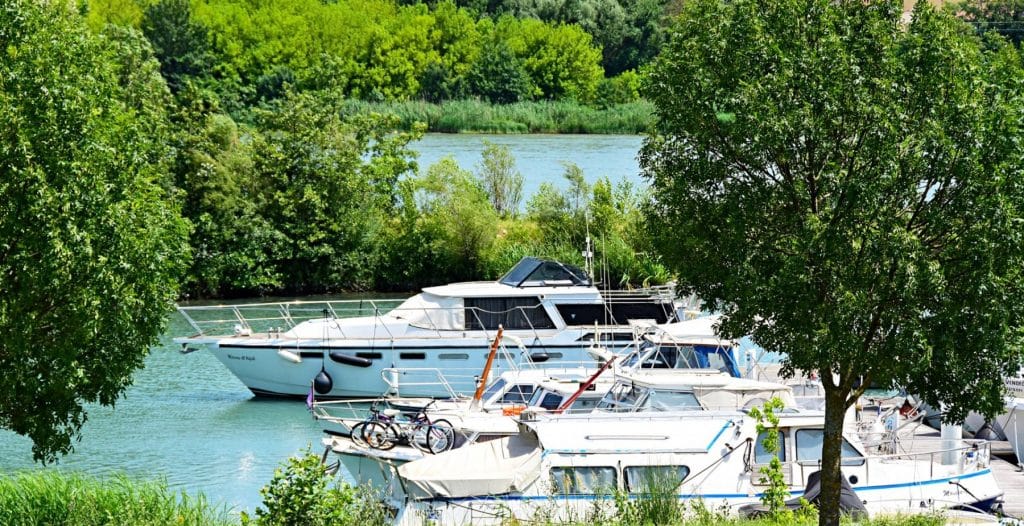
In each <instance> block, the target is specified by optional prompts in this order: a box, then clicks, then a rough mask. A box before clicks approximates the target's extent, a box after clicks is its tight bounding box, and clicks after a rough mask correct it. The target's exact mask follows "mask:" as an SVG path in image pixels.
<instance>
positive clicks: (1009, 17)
mask: <svg viewBox="0 0 1024 526" xmlns="http://www.w3.org/2000/svg"><path fill="white" fill-rule="evenodd" d="M950 8H951V9H952V10H953V12H954V13H956V15H957V16H959V17H960V18H962V19H963V20H965V21H967V22H969V23H971V24H972V25H974V27H975V28H976V29H977V30H978V32H979V33H985V32H987V31H994V32H996V33H998V34H1000V35H1002V36H1004V37H1006V38H1007V39H1009V40H1010V42H1013V43H1014V45H1016V46H1020V42H1021V40H1022V39H1024V2H1021V1H1020V0H994V1H992V0H989V1H986V2H977V1H973V2H968V1H962V2H957V3H956V4H953V5H952V6H951V7H950Z"/></svg>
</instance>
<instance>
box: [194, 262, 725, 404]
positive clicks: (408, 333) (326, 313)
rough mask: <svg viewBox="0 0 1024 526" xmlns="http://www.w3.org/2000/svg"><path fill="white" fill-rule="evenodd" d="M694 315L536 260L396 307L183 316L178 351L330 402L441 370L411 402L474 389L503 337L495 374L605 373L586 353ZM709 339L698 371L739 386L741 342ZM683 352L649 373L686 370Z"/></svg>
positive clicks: (292, 307) (290, 305) (695, 350)
mask: <svg viewBox="0 0 1024 526" xmlns="http://www.w3.org/2000/svg"><path fill="white" fill-rule="evenodd" d="M684 310H685V309H684V307H683V306H681V305H680V304H679V303H678V302H677V301H676V299H675V296H674V292H673V290H672V288H671V287H658V288H649V289H643V290H630V291H609V290H601V289H598V288H597V287H595V286H594V284H593V283H592V282H591V280H590V278H588V277H587V275H586V274H585V273H584V272H583V271H582V270H581V269H579V268H577V267H575V266H572V265H566V264H563V263H559V262H557V261H551V260H544V259H537V258H530V257H527V258H523V259H522V260H521V261H519V263H518V264H516V265H515V267H513V268H512V269H511V270H510V271H509V272H508V273H507V274H505V275H504V276H502V277H501V279H499V280H497V281H488V282H470V283H455V284H449V285H444V286H438V287H429V288H425V289H423V291H422V292H421V293H419V294H417V295H415V296H413V297H411V298H409V299H407V300H405V301H403V302H401V303H400V304H398V305H397V306H395V305H394V303H393V302H392V304H388V303H387V302H385V301H380V300H351V301H320V302H302V301H299V302H286V303H263V304H247V305H220V306H179V307H178V311H179V312H180V313H181V314H182V315H183V316H184V317H185V319H186V321H188V323H189V324H190V325H191V327H192V328H193V330H194V331H195V333H194V334H193V335H192V336H188V337H181V338H175V342H177V343H179V344H181V345H182V346H183V347H184V348H185V349H186V350H187V351H190V350H194V349H197V348H199V347H205V348H207V349H209V351H210V352H212V353H213V354H214V356H216V357H217V359H219V360H220V361H221V362H222V363H223V364H224V365H225V366H226V367H227V368H228V369H229V370H230V371H231V372H232V373H233V374H234V375H235V376H237V377H238V378H239V379H240V380H241V381H242V383H244V384H245V385H246V387H248V388H249V389H250V390H251V391H252V392H253V393H254V394H256V395H269V396H306V394H307V393H309V391H310V387H311V385H312V386H313V387H314V388H315V391H316V393H317V394H318V395H319V396H320V397H333V398H357V397H372V396H378V395H380V394H381V393H384V392H389V391H393V390H394V388H395V385H396V383H399V381H400V378H398V377H397V376H396V375H398V374H399V373H400V372H403V371H411V370H419V371H433V372H435V373H437V374H440V373H441V372H443V376H444V377H445V378H446V385H443V386H437V385H434V386H433V387H430V386H428V384H427V383H426V382H416V383H415V384H416V385H418V386H419V387H416V388H413V387H408V386H407V388H406V389H405V390H404V391H403V393H402V394H403V395H406V396H429V397H447V396H450V393H451V392H453V391H454V392H456V393H470V392H472V391H473V390H474V389H475V388H476V378H475V376H476V374H477V372H478V371H480V369H481V368H482V366H483V365H484V361H485V360H486V357H487V354H488V353H487V351H488V347H489V345H490V342H491V341H492V340H493V339H494V335H495V333H496V331H497V330H498V328H499V327H503V328H504V331H505V338H506V339H508V340H510V341H512V342H514V343H516V344H517V345H516V347H517V350H516V352H513V353H510V354H508V355H504V356H502V357H500V358H499V359H498V360H497V361H496V362H495V364H494V369H495V371H496V373H497V374H500V372H502V371H506V370H510V369H515V368H521V367H524V366H530V365H538V364H543V366H545V367H547V366H554V367H566V366H568V367H578V366H588V367H596V365H597V364H596V362H595V361H594V359H593V358H592V357H591V356H589V355H588V353H587V350H588V349H589V348H591V347H592V346H595V345H599V346H602V347H605V348H608V349H610V350H611V351H612V352H614V353H622V352H624V351H626V350H628V349H629V348H630V347H631V346H636V345H638V344H637V343H635V342H636V341H637V340H636V334H637V331H645V330H647V328H648V327H651V326H656V325H664V324H670V325H674V322H678V321H680V317H681V312H683V311H684ZM700 323H706V322H700ZM678 330H684V329H683V328H679V329H678ZM704 330H705V331H707V330H708V329H707V328H705V329H704ZM703 336H704V337H705V339H704V340H702V341H700V342H697V343H694V344H692V345H689V346H688V347H687V349H686V350H685V352H686V353H689V355H690V356H689V358H692V359H694V360H696V361H697V362H701V361H703V363H702V364H699V365H698V366H699V367H705V366H707V365H705V364H707V363H708V362H709V361H715V363H717V364H719V365H720V366H721V367H723V368H726V369H729V370H730V374H734V375H737V376H738V375H739V371H738V368H737V366H736V361H735V355H734V354H732V353H731V351H732V350H733V349H732V347H734V345H733V342H722V341H720V340H718V339H717V338H716V337H715V336H714V332H713V331H712V332H710V334H704V335H703ZM650 344H651V345H655V343H654V342H651V343H650ZM723 349H724V350H723ZM677 351H678V352H676V354H675V356H676V358H673V359H670V358H664V359H663V360H662V361H661V362H657V361H652V362H651V363H650V365H649V366H651V367H676V366H685V365H681V364H683V363H685V362H686V359H682V360H680V359H678V357H679V355H680V352H682V350H677ZM726 351H727V352H726ZM684 358H685V357H684ZM673 360H675V361H674V362H673ZM676 363H679V364H680V365H675V364H676Z"/></svg>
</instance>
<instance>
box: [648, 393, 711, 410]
mask: <svg viewBox="0 0 1024 526" xmlns="http://www.w3.org/2000/svg"><path fill="white" fill-rule="evenodd" d="M639 409H640V410H643V411H675V410H679V409H703V408H702V407H701V405H700V402H699V401H698V400H697V396H696V395H694V394H693V393H692V392H688V391H662V390H660V389H655V390H652V391H651V392H650V394H649V395H648V396H647V399H646V400H644V405H643V407H642V408H639Z"/></svg>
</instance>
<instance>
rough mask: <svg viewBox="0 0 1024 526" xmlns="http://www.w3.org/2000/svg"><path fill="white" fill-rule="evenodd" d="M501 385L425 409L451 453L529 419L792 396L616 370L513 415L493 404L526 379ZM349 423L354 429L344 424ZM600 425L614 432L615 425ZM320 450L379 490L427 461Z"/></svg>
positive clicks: (553, 391)
mask: <svg viewBox="0 0 1024 526" xmlns="http://www.w3.org/2000/svg"><path fill="white" fill-rule="evenodd" d="M502 377H503V379H504V378H505V377H508V379H509V382H504V384H503V385H500V387H498V388H497V389H494V390H493V391H494V395H492V396H490V397H487V396H486V395H485V397H484V400H487V402H486V404H485V405H479V406H473V405H470V404H468V403H462V404H461V405H459V406H448V408H447V409H444V407H445V406H443V405H438V406H437V407H434V406H433V405H432V406H431V408H430V410H429V417H430V418H431V420H433V421H436V420H437V419H444V421H445V423H446V425H451V426H452V428H453V429H454V432H455V435H456V437H457V438H456V439H455V440H454V443H455V444H456V449H457V448H460V447H465V446H469V445H472V444H477V443H483V442H490V441H494V440H501V439H505V438H507V437H509V436H512V435H515V434H518V433H519V432H520V426H519V421H518V418H517V417H518V416H519V415H528V416H524V418H533V416H530V415H536V414H542V415H547V414H569V413H572V414H586V413H591V412H593V413H595V414H596V413H600V414H605V415H615V414H621V413H657V412H665V411H673V412H677V411H680V410H694V409H696V410H703V411H710V410H715V409H737V408H743V407H749V406H751V405H760V404H761V403H763V402H764V401H766V400H768V399H771V398H776V397H777V398H779V399H780V400H781V401H782V402H783V404H784V405H785V406H786V407H788V408H795V407H796V401H795V399H794V397H793V394H792V390H791V389H790V388H789V387H788V386H785V385H782V384H777V383H771V382H760V381H755V380H748V379H743V378H732V377H730V376H729V375H727V374H725V373H722V372H719V371H715V370H707V369H660V370H657V369H625V370H621V369H619V370H616V371H615V376H614V384H609V383H604V385H602V384H601V383H600V382H598V380H599V378H600V377H599V376H598V375H597V374H595V375H593V376H591V377H590V379H588V380H587V381H585V382H578V381H572V380H570V381H565V380H561V379H554V380H542V381H540V382H537V383H536V384H534V385H532V386H531V388H532V389H533V396H532V398H531V399H530V400H529V402H528V403H526V404H525V405H524V406H516V409H517V410H515V411H507V410H498V408H499V407H503V408H505V409H507V407H508V406H502V405H501V404H500V402H501V401H502V399H503V397H504V396H507V394H506V395H503V394H502V393H512V394H514V393H515V390H509V385H511V383H512V382H513V381H514V382H515V383H518V384H520V385H521V384H523V383H524V380H525V379H526V378H528V377H529V376H525V377H524V376H518V377H517V375H511V374H509V373H506V374H504V375H502ZM499 384H502V380H499V382H496V384H495V385H496V386H497V385H499ZM591 388H593V390H591ZM489 391H491V390H489ZM601 393H603V396H601ZM575 396H579V398H575ZM581 401H582V403H581ZM337 403H339V402H323V403H321V404H317V405H318V407H316V408H315V411H321V412H326V411H325V409H326V407H327V406H329V405H331V404H337ZM340 403H344V402H340ZM444 403H445V402H443V401H442V402H441V404H444ZM486 408H489V409H490V410H488V409H486ZM349 422H350V425H354V424H351V422H352V421H351V420H349ZM607 423H608V424H610V425H611V426H612V427H615V426H616V424H615V423H614V422H611V421H609V422H607ZM323 444H324V446H325V447H326V449H328V450H330V451H332V452H334V453H335V454H337V455H338V456H339V458H340V461H341V463H342V465H344V466H345V469H346V470H347V471H348V473H349V474H350V475H351V476H352V478H353V479H355V480H356V481H357V482H358V483H359V484H372V485H375V486H378V487H380V486H382V485H384V483H385V482H386V481H387V480H388V478H389V472H390V471H391V470H392V469H394V468H396V467H397V466H401V465H403V464H405V463H408V462H411V461H414V460H417V459H420V458H422V457H424V456H426V453H424V451H423V450H422V448H417V447H414V446H413V445H411V444H410V445H404V446H398V447H388V448H387V449H385V450H382V449H379V448H375V447H372V445H370V444H367V441H366V440H358V439H353V437H352V436H351V435H348V436H345V435H340V434H338V433H328V435H327V436H326V437H325V438H324V439H323Z"/></svg>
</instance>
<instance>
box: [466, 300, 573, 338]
mask: <svg viewBox="0 0 1024 526" xmlns="http://www.w3.org/2000/svg"><path fill="white" fill-rule="evenodd" d="M465 305H466V329H468V330H480V329H487V330H495V329H497V328H498V325H502V326H504V327H505V328H506V329H553V328H555V324H554V322H552V321H551V318H550V317H549V316H548V313H547V312H546V311H545V310H544V307H543V306H542V305H541V304H540V299H538V298H536V297H527V298H466V299H465Z"/></svg>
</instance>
